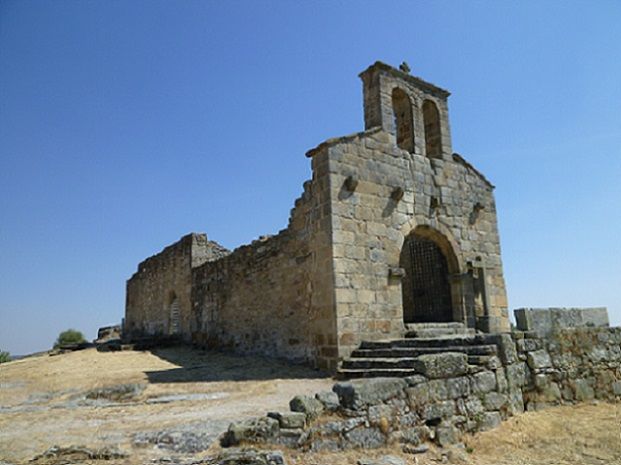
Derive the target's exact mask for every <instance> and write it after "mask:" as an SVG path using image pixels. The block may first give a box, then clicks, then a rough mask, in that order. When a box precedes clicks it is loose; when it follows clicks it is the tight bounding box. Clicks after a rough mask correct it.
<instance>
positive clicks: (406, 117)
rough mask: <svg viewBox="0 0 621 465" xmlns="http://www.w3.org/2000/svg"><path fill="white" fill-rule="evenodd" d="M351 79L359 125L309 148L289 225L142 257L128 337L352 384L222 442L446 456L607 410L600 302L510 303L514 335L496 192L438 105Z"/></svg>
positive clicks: (611, 332)
mask: <svg viewBox="0 0 621 465" xmlns="http://www.w3.org/2000/svg"><path fill="white" fill-rule="evenodd" d="M360 77H361V79H362V82H363V95H364V121H365V130H364V131H363V132H360V133H356V134H352V135H349V136H345V137H340V138H335V139H330V140H327V141H325V142H323V143H322V144H320V145H319V146H317V147H316V148H314V149H312V150H310V151H309V152H308V153H307V154H306V155H307V157H309V158H310V160H311V166H312V178H311V179H310V180H309V181H307V182H305V183H304V192H303V194H302V196H301V197H300V198H299V199H297V200H296V201H295V206H294V208H293V210H292V211H291V216H290V218H289V224H288V226H287V228H286V229H283V230H282V231H280V232H279V233H278V234H277V235H275V236H266V237H262V238H260V239H259V240H256V241H254V242H252V243H251V244H250V245H244V246H241V247H239V248H237V249H235V250H233V251H229V250H226V249H225V248H223V247H222V246H220V245H218V244H217V243H216V242H213V241H210V240H208V239H207V236H206V235H205V234H189V235H187V236H185V237H183V238H181V239H180V240H179V241H178V242H176V243H175V244H172V245H170V246H168V247H167V248H165V249H164V250H163V251H162V252H160V253H159V254H157V255H154V256H153V257H150V258H148V259H147V260H145V261H144V262H142V263H141V264H140V265H139V266H138V271H137V272H136V273H135V274H134V275H133V276H132V277H131V278H130V279H129V280H128V281H127V301H126V316H125V321H124V328H123V333H124V337H125V338H126V339H130V340H131V339H133V340H140V339H144V338H151V339H155V340H159V339H161V338H169V337H172V338H175V339H182V340H184V341H186V342H189V343H193V344H196V345H200V346H207V347H214V348H219V349H225V350H231V351H235V352H238V353H254V354H262V355H267V356H271V357H280V358H285V359H289V360H291V361H295V362H302V363H306V364H310V365H313V366H315V367H318V368H321V369H324V370H327V371H329V372H331V373H335V374H336V375H337V376H338V377H339V378H341V379H350V380H353V381H342V382H339V383H336V384H335V385H334V387H333V391H332V392H321V393H317V394H316V396H315V397H308V396H296V397H295V398H294V399H292V400H291V403H290V408H291V412H270V413H268V415H267V416H265V417H259V418H255V419H252V420H248V421H241V422H237V423H234V424H232V425H231V426H230V428H229V430H228V432H227V434H226V435H225V436H224V437H223V438H222V444H223V445H224V446H228V445H235V444H238V443H240V442H241V443H247V442H268V443H276V444H280V445H286V446H290V447H297V448H302V449H304V450H311V451H320V450H343V449H349V448H372V447H381V446H385V445H392V444H395V443H397V442H398V443H401V444H404V446H403V447H404V450H405V448H407V447H416V446H417V445H419V444H420V443H422V442H425V441H430V440H433V441H435V442H436V443H438V444H439V445H441V446H444V445H447V444H451V443H453V442H455V441H458V440H459V438H460V437H461V435H462V434H463V433H465V432H470V433H472V432H476V431H483V430H487V429H490V428H494V427H495V426H497V425H498V424H499V423H500V422H501V421H502V420H504V419H506V418H508V417H510V416H513V415H516V414H519V413H522V412H523V411H524V410H538V409H541V408H545V407H547V406H551V405H561V404H565V403H575V402H583V401H591V400H593V399H600V400H605V401H619V400H620V399H621V328H610V327H609V324H608V315H607V311H606V309H605V308H589V309H519V310H516V311H515V315H516V321H517V327H516V328H513V329H512V328H510V324H509V317H508V311H507V298H506V290H505V282H504V278H503V270H502V261H501V255H500V240H499V236H498V226H497V219H496V206H495V202H494V194H493V190H494V186H493V185H492V184H491V183H490V182H489V181H488V180H487V179H486V178H485V177H484V176H483V175H482V174H481V173H480V172H479V171H477V170H476V169H475V168H474V167H473V166H472V165H471V164H470V163H468V162H467V161H466V160H465V159H464V158H463V157H462V156H461V155H459V154H457V153H454V152H453V150H452V147H451V134H450V128H449V119H448V105H447V98H448V96H449V93H448V92H447V91H446V90H443V89H441V88H439V87H437V86H435V85H433V84H430V83H428V82H425V81H423V80H422V79H420V78H417V77H414V76H412V75H410V74H409V69H408V68H407V66H404V65H402V67H401V68H400V69H396V68H393V67H390V66H388V65H386V64H384V63H381V62H376V63H375V64H373V65H372V66H370V67H369V68H367V69H366V70H365V71H363V72H362V73H361V74H360ZM354 378H372V379H362V380H360V379H354ZM326 412H327V414H328V416H327V417H325V418H323V419H322V420H321V421H316V420H317V419H318V418H319V417H321V416H322V415H324V414H325V413H326Z"/></svg>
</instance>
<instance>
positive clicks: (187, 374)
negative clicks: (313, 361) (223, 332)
mask: <svg viewBox="0 0 621 465" xmlns="http://www.w3.org/2000/svg"><path fill="white" fill-rule="evenodd" d="M150 352H151V353H152V354H153V355H155V356H157V357H159V358H161V359H163V360H166V361H167V362H170V363H172V364H174V365H177V366H178V368H171V369H169V370H158V371H147V372H145V374H146V375H147V377H148V378H149V382H150V383H192V382H205V381H251V380H253V381H256V380H270V379H317V378H329V375H328V374H326V373H325V372H322V371H319V370H314V369H312V368H309V367H307V366H304V365H294V364H291V363H290V362H286V361H280V360H274V359H269V358H264V357H257V356H246V355H234V354H226V353H222V352H216V351H211V350H200V349H195V348H191V347H187V346H175V347H166V348H160V349H152V350H151V351H150Z"/></svg>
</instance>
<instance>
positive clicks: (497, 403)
mask: <svg viewBox="0 0 621 465" xmlns="http://www.w3.org/2000/svg"><path fill="white" fill-rule="evenodd" d="M506 404H507V396H505V395H504V394H500V393H498V392H488V393H487V394H485V397H484V398H483V406H484V407H485V408H486V409H487V410H500V409H501V408H503V407H504V406H505V405H506Z"/></svg>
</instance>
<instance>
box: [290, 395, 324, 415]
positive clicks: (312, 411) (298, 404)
mask: <svg viewBox="0 0 621 465" xmlns="http://www.w3.org/2000/svg"><path fill="white" fill-rule="evenodd" d="M289 408H290V409H291V411H292V412H301V413H303V414H305V415H306V418H307V419H309V420H312V419H314V418H317V417H318V416H319V415H320V414H321V412H323V410H324V407H323V404H322V403H321V402H319V401H318V400H317V399H315V398H314V397H309V396H295V397H294V398H293V399H291V400H290V401H289Z"/></svg>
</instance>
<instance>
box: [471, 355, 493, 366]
mask: <svg viewBox="0 0 621 465" xmlns="http://www.w3.org/2000/svg"><path fill="white" fill-rule="evenodd" d="M492 360H495V361H496V362H499V360H498V358H497V357H495V356H494V355H468V365H479V366H488V365H489V363H490V362H491V361H492Z"/></svg>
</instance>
